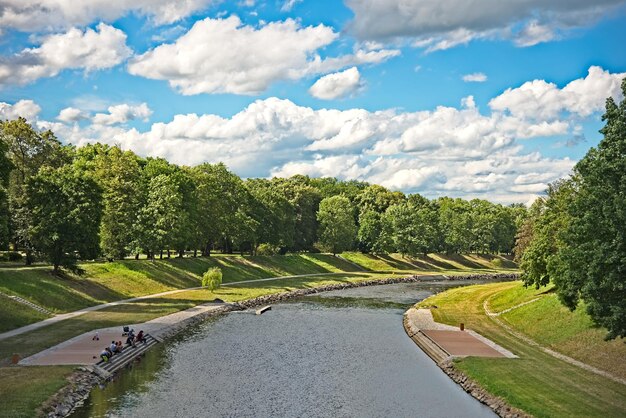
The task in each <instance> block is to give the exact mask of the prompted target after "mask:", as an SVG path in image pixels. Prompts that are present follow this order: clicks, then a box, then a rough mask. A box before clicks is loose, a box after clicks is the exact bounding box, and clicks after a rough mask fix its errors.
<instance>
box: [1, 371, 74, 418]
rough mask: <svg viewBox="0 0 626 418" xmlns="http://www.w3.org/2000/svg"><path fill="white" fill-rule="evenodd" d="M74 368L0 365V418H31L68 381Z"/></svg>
mask: <svg viewBox="0 0 626 418" xmlns="http://www.w3.org/2000/svg"><path fill="white" fill-rule="evenodd" d="M72 370H73V367H68V366H45V367H0V394H2V396H1V397H0V417H6V418H9V417H10V418H21V417H24V418H30V417H33V416H35V415H36V412H35V411H36V410H37V409H38V408H39V406H40V405H41V404H42V403H43V402H45V401H46V400H47V399H48V398H49V397H50V395H51V394H53V393H55V392H56V391H58V390H59V389H61V388H62V387H63V386H65V385H66V384H67V380H66V378H67V376H69V374H70V373H71V372H72Z"/></svg>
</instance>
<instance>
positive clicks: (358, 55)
mask: <svg viewBox="0 0 626 418" xmlns="http://www.w3.org/2000/svg"><path fill="white" fill-rule="evenodd" d="M337 37H338V34H337V33H335V32H334V31H333V29H332V28H330V27H328V26H324V25H318V26H308V27H301V26H300V24H299V23H298V22H296V21H295V20H291V19H287V20H285V21H284V22H272V23H269V24H266V25H263V26H260V27H258V28H257V27H253V26H248V25H243V24H242V23H241V21H240V19H239V18H238V17H237V16H230V17H228V18H226V19H211V18H207V19H204V20H200V21H198V22H196V23H195V24H194V25H193V27H192V28H191V29H190V30H189V31H188V32H187V33H186V34H184V35H183V36H181V37H180V38H178V39H177V40H176V41H175V42H174V43H172V44H164V45H160V46H158V47H156V48H154V49H152V50H150V51H148V52H146V53H144V54H143V55H140V56H138V57H136V58H134V59H133V60H132V61H131V63H130V64H129V67H128V68H129V72H130V73H131V74H134V75H138V76H142V77H146V78H151V79H157V80H167V81H168V82H169V84H170V86H172V87H173V88H175V89H177V90H178V91H180V92H181V93H182V94H185V95H192V94H200V93H235V94H249V95H252V94H258V93H260V92H262V91H264V90H266V89H267V88H268V87H269V86H270V85H271V84H272V83H273V82H275V81H279V80H297V79H300V78H302V77H305V76H311V75H316V74H324V73H328V72H332V71H336V70H339V69H342V68H346V67H349V66H352V65H359V64H366V63H377V62H381V61H384V60H386V59H388V58H390V57H392V56H396V55H398V54H399V51H395V50H379V51H364V50H357V51H356V52H355V53H354V54H349V55H343V56H339V57H332V58H326V59H322V58H320V56H319V55H317V51H318V50H319V49H320V48H323V47H325V46H327V45H329V44H331V43H332V42H334V41H335V40H336V39H337Z"/></svg>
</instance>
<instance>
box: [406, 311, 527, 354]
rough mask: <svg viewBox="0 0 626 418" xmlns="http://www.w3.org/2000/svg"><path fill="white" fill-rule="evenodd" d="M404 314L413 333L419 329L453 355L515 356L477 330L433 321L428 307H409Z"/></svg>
mask: <svg viewBox="0 0 626 418" xmlns="http://www.w3.org/2000/svg"><path fill="white" fill-rule="evenodd" d="M406 316H407V320H408V323H409V326H410V327H411V329H412V331H413V333H415V332H417V331H418V330H419V331H421V332H422V333H423V334H424V335H426V336H427V337H428V338H430V339H431V340H432V341H434V342H435V343H436V344H437V345H438V346H439V347H441V348H442V349H443V350H445V351H446V352H447V353H448V354H450V355H451V356H453V357H467V356H476V357H506V358H517V356H516V355H515V354H513V353H511V352H510V351H509V350H507V349H505V348H504V347H501V346H499V345H498V344H496V343H494V342H493V341H491V340H489V339H488V338H485V337H483V336H482V335H480V334H478V333H477V332H474V331H472V330H469V329H466V330H465V331H461V330H460V328H458V327H453V326H451V325H447V324H440V323H439V322H435V320H434V318H433V314H432V313H431V311H430V309H415V308H411V309H409V310H408V311H407V313H406ZM459 325H460V324H459Z"/></svg>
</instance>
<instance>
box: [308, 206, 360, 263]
mask: <svg viewBox="0 0 626 418" xmlns="http://www.w3.org/2000/svg"><path fill="white" fill-rule="evenodd" d="M317 220H318V222H319V225H320V226H319V234H318V236H319V239H320V243H321V244H322V246H324V247H325V248H327V249H328V250H329V251H330V252H332V253H333V255H335V254H337V253H340V252H342V251H346V250H349V249H350V248H352V244H353V243H354V241H355V239H356V233H357V227H356V223H355V222H354V207H353V206H352V203H350V199H348V198H347V197H345V196H332V197H327V198H325V199H323V200H322V201H321V202H320V208H319V210H318V212H317Z"/></svg>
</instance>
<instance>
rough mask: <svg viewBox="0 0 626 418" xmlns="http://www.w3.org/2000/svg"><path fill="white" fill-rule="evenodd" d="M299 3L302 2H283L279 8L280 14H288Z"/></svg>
mask: <svg viewBox="0 0 626 418" xmlns="http://www.w3.org/2000/svg"><path fill="white" fill-rule="evenodd" d="M301 2H302V0H285V2H284V3H283V5H282V6H281V7H280V10H281V11H282V12H290V11H291V9H293V6H295V5H296V4H298V3H301Z"/></svg>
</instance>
